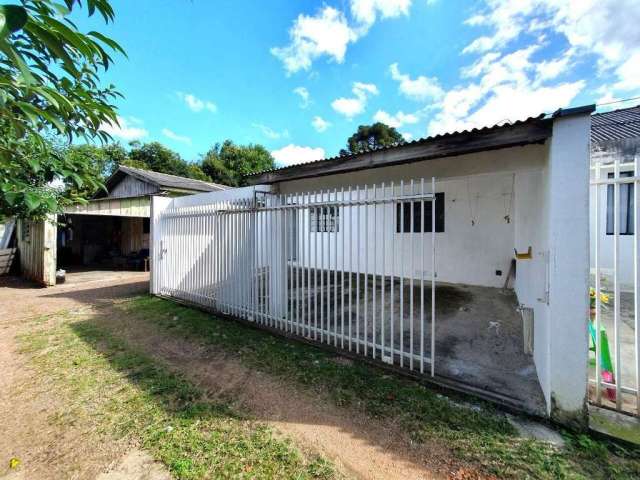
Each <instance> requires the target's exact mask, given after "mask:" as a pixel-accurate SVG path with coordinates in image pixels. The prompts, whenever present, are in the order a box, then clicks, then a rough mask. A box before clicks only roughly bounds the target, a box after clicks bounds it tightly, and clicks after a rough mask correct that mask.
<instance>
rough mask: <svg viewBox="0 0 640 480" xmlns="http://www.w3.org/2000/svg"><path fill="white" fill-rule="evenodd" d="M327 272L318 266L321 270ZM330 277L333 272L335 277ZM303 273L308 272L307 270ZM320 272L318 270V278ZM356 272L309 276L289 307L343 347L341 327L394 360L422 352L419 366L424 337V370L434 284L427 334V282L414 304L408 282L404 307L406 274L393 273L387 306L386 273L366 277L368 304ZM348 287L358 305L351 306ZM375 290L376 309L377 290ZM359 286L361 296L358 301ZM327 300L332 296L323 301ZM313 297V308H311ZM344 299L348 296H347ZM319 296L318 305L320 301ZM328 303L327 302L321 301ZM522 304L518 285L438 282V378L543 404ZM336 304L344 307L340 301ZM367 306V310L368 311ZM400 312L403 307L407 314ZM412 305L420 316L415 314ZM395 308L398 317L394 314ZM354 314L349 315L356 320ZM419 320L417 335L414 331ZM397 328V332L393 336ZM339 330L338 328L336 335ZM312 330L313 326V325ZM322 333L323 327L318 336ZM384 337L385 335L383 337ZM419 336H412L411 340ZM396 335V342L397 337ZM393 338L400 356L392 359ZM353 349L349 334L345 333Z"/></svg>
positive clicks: (534, 406) (538, 407)
mask: <svg viewBox="0 0 640 480" xmlns="http://www.w3.org/2000/svg"><path fill="white" fill-rule="evenodd" d="M320 273H321V272H318V275H320ZM328 277H329V278H328ZM299 278H302V275H300V277H299ZM318 278H319V277H318ZM357 280H358V278H357V275H356V274H352V276H351V289H349V274H348V273H346V274H345V277H344V280H342V278H341V274H340V273H338V277H337V282H335V277H334V275H333V273H331V274H329V275H327V272H324V278H323V287H322V288H321V287H320V286H319V283H320V281H319V280H318V285H316V283H315V281H314V278H313V275H312V280H311V283H310V286H309V282H308V277H307V279H306V280H305V281H304V282H301V281H300V282H299V286H297V285H296V284H290V285H289V309H290V315H291V314H293V316H294V318H295V315H296V312H297V315H298V317H297V318H299V324H301V325H302V327H303V328H302V333H303V334H305V335H306V331H305V328H304V327H305V326H307V327H309V326H310V327H312V328H313V327H314V326H315V325H317V326H318V328H319V329H320V330H321V331H322V336H323V337H324V341H325V342H326V341H327V337H328V339H329V343H331V344H335V343H337V346H341V338H340V334H341V333H342V332H344V334H345V335H348V333H349V327H351V337H352V339H354V343H353V344H352V349H353V350H355V348H356V343H355V340H357V339H359V340H360V341H361V346H360V349H361V353H362V350H363V345H364V342H365V338H366V342H367V344H368V349H367V350H368V356H372V354H373V351H372V347H373V345H374V344H375V356H376V358H378V359H381V353H384V357H385V360H386V362H387V363H391V361H393V363H394V364H396V365H400V358H401V357H402V356H401V355H400V351H401V349H402V351H403V352H404V353H405V355H404V361H403V364H404V366H408V365H409V358H408V355H407V353H408V352H411V346H412V345H413V353H414V354H415V355H417V357H416V358H415V359H414V368H415V369H419V365H420V362H419V358H420V352H421V341H423V348H424V350H423V352H424V358H425V372H428V371H429V368H430V367H429V364H428V363H427V362H428V360H429V359H430V355H431V348H430V344H431V303H430V302H431V288H430V283H429V282H425V286H424V297H425V304H424V322H423V323H422V327H423V332H424V337H421V335H420V332H421V307H422V305H421V301H420V299H421V288H420V285H419V282H417V281H416V282H415V284H414V286H413V308H411V306H412V305H411V287H410V286H409V285H407V284H406V283H405V284H404V285H403V288H402V297H403V298H402V300H403V305H402V309H401V307H400V292H401V288H400V283H399V282H400V281H399V279H398V278H397V277H396V278H395V280H394V288H393V305H392V298H391V297H392V295H391V279H390V278H389V277H387V278H386V279H385V282H384V307H385V308H384V309H381V308H380V305H381V299H382V290H383V288H382V285H381V277H380V276H377V278H376V288H375V290H374V288H373V285H372V283H373V277H372V276H369V277H368V278H367V289H366V297H367V301H366V303H365V287H364V284H365V277H364V275H361V276H360V282H359V287H360V288H359V290H358V289H357V288H356V285H357V284H358V281H357ZM349 292H350V293H351V308H349ZM374 292H375V297H376V298H375V302H376V307H375V315H374V301H373V296H374ZM358 293H359V303H358V302H357V298H358ZM320 299H325V302H320ZM309 301H311V311H309ZM343 302H344V303H343ZM316 303H318V304H317V306H316ZM320 303H322V305H320ZM517 306H518V304H517V299H516V296H515V294H514V293H513V291H511V290H506V291H505V290H503V289H499V288H490V287H477V286H468V285H453V284H438V285H437V286H436V334H435V339H436V341H435V351H436V357H435V373H436V375H437V376H439V377H443V378H446V379H451V380H455V381H457V382H462V383H464V384H467V385H470V386H472V387H475V388H478V389H482V390H484V391H487V392H491V393H496V394H500V395H504V396H507V397H510V398H511V399H512V400H514V401H515V402H517V403H519V404H521V406H522V407H524V408H525V409H527V410H528V411H530V412H533V413H535V412H538V413H540V412H543V411H544V408H545V407H544V405H545V404H544V397H543V394H542V391H541V389H540V385H539V382H538V378H537V373H536V368H535V365H534V363H533V357H532V356H530V355H526V354H525V353H524V351H523V333H522V318H521V316H520V313H519V312H518V311H517V310H516V308H517ZM336 307H337V308H336ZM365 307H366V311H367V312H366V316H365ZM401 312H402V313H403V314H402V315H401ZM412 312H413V322H412V321H411V313H412ZM392 314H393V321H392V320H391V316H392ZM349 319H350V320H349ZM316 322H317V323H316ZM412 325H413V336H412V334H411V330H412V328H411V327H412ZM392 330H393V335H392ZM336 334H337V335H336ZM311 336H312V337H313V331H311ZM319 337H320V333H318V338H319ZM383 337H384V339H383ZM412 338H413V341H412ZM392 339H393V341H392ZM392 344H393V349H394V355H393V358H392V355H391V351H392ZM345 348H348V339H345Z"/></svg>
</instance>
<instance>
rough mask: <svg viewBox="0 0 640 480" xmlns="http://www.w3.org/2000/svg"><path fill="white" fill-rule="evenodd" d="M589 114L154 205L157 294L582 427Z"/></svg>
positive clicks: (294, 169)
mask: <svg viewBox="0 0 640 480" xmlns="http://www.w3.org/2000/svg"><path fill="white" fill-rule="evenodd" d="M593 110H594V107H593V106H586V107H579V108H573V109H561V110H558V111H557V112H555V113H554V114H553V115H540V116H538V117H533V118H529V119H527V120H524V121H518V122H515V123H510V124H503V125H496V126H493V127H487V128H482V129H474V130H470V131H462V132H453V133H449V134H446V135H438V136H435V137H429V138H425V139H421V140H416V141H412V142H408V143H402V144H399V145H394V146H390V147H385V148H380V149H373V150H370V151H367V152H363V153H359V154H356V155H348V156H340V157H334V158H328V159H323V160H318V161H314V162H309V163H305V164H299V165H293V166H290V167H286V168H280V169H275V170H271V171H266V172H261V173H258V174H255V175H253V176H251V177H249V181H250V183H251V185H252V186H250V187H245V188H238V189H233V190H226V191H222V192H209V193H203V194H198V195H192V196H189V197H182V198H174V199H171V198H166V197H165V198H161V197H154V198H153V200H152V207H151V224H152V225H151V232H152V241H151V249H152V263H153V267H152V278H151V291H152V293H153V294H156V295H160V296H164V297H167V298H171V299H175V300H178V301H181V302H187V303H191V304H195V305H198V306H200V307H201V308H207V309H210V310H212V311H214V312H216V313H217V314H224V315H229V316H231V317H234V318H236V319H238V320H240V321H245V322H250V323H252V324H255V325H257V326H259V327H261V328H265V329H269V330H270V331H273V332H276V333H279V334H283V335H287V336H292V337H296V338H302V339H305V340H306V341H310V342H314V343H317V344H319V345H322V346H324V347H325V348H331V349H335V350H337V351H342V352H349V353H350V354H352V355H359V356H361V357H362V358H366V359H367V360H368V361H373V362H377V363H379V364H381V365H387V366H389V367H390V368H394V369H397V370H399V371H402V372H405V373H406V374H408V375H413V376H416V377H417V378H420V379H423V380H425V381H430V382H435V383H437V384H440V385H445V386H447V387H449V388H453V389H458V390H463V391H466V392H471V393H474V394H476V395H479V396H482V397H483V398H488V399H490V400H493V401H496V402H500V403H502V404H506V405H509V406H510V407H512V408H518V409H521V410H525V411H528V412H530V413H534V414H537V415H542V416H547V417H551V418H553V419H555V420H557V421H560V422H564V423H579V424H582V425H583V424H584V421H585V419H586V401H587V396H586V394H587V355H588V342H587V315H586V313H585V312H587V311H588V287H589V283H588V281H589V278H588V272H589V234H588V224H589V210H588V206H589V186H588V184H589V136H590V128H591V113H592V112H593Z"/></svg>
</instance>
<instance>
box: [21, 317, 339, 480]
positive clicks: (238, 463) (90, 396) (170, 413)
mask: <svg viewBox="0 0 640 480" xmlns="http://www.w3.org/2000/svg"><path fill="white" fill-rule="evenodd" d="M141 307H142V305H141ZM56 317H57V318H54V322H53V325H54V326H53V327H52V322H50V321H46V320H50V319H41V325H40V328H38V329H35V330H34V331H32V332H31V333H28V334H25V335H22V336H21V337H20V342H21V345H22V351H23V352H25V353H28V354H31V355H33V360H34V363H35V365H36V366H37V368H38V369H39V370H41V372H42V373H44V374H46V375H49V376H51V377H53V378H54V380H55V382H56V383H57V384H59V385H60V386H61V387H63V388H62V389H61V391H62V392H63V394H64V395H65V397H66V398H65V400H66V403H67V405H68V408H67V409H66V411H65V412H64V414H63V415H62V416H61V417H60V418H57V419H56V421H58V422H62V423H64V422H68V423H69V424H72V423H76V422H79V421H88V422H93V423H95V431H96V434H106V435H107V436H115V437H116V438H122V437H125V438H126V439H128V440H131V441H133V442H135V443H137V444H139V445H140V446H141V447H142V448H143V449H145V450H147V451H148V452H149V453H150V454H151V455H152V456H153V457H155V459H157V460H159V461H161V462H162V463H164V464H165V465H166V466H167V467H168V469H169V471H170V472H171V473H172V474H173V475H174V476H175V477H177V478H181V479H200V478H294V479H311V478H319V479H325V478H327V479H328V478H335V477H336V476H337V474H336V472H335V471H334V468H333V467H332V465H331V464H330V463H329V462H327V461H325V460H324V459H322V458H320V457H318V456H315V455H305V454H304V453H303V452H301V451H299V450H298V449H297V448H295V447H294V446H293V445H291V443H290V442H288V441H287V440H284V439H281V438H276V437H275V436H274V434H273V432H272V431H271V430H270V429H269V428H268V427H266V426H264V425H263V424H260V423H259V422H255V421H253V420H252V419H251V418H250V417H249V416H247V415H246V414H245V413H243V412H239V411H237V410H235V409H234V408H232V407H230V406H229V404H226V403H222V402H220V401H217V402H214V401H211V400H208V399H207V398H205V396H204V395H203V392H201V391H199V390H198V389H197V388H195V387H194V386H193V385H191V384H189V383H188V382H187V381H185V380H184V379H183V378H181V377H180V376H177V375H174V374H171V373H169V372H168V371H167V370H166V369H164V368H163V367H162V366H159V365H158V364H157V363H154V362H153V361H152V360H151V359H150V358H149V357H147V356H145V355H144V354H142V353H140V352H136V351H135V350H132V349H131V348H129V347H128V346H127V344H126V343H124V342H123V341H122V340H120V339H118V338H117V337H116V336H114V335H112V334H111V333H109V332H107V331H105V330H102V329H100V328H98V327H97V326H96V325H95V324H93V323H92V322H91V321H90V319H87V318H82V317H80V318H78V316H70V315H68V314H59V315H57V316H56ZM107 438H108V437H107Z"/></svg>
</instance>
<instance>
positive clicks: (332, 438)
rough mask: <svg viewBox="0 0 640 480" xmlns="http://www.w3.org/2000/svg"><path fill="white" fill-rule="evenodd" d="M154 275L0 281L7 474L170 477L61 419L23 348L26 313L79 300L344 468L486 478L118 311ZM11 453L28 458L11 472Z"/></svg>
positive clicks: (144, 346)
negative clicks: (46, 282)
mask: <svg viewBox="0 0 640 480" xmlns="http://www.w3.org/2000/svg"><path fill="white" fill-rule="evenodd" d="M146 280H147V278H146V277H144V276H140V275H138V274H134V275H133V276H131V277H127V278H111V279H109V280H104V281H90V280H88V281H83V282H82V283H79V284H70V285H64V286H58V287H55V288H52V289H46V290H45V289H32V288H26V287H27V286H26V284H24V283H23V282H20V281H17V280H9V281H6V280H5V281H4V284H3V283H0V319H1V320H0V368H1V371H2V377H1V378H0V425H2V426H3V427H2V428H3V430H4V432H3V435H1V436H0V462H2V463H1V464H0V477H1V476H2V475H3V473H7V472H8V476H7V478H29V479H31V478H96V477H97V478H100V479H101V480H114V479H117V480H131V479H150V480H159V479H164V478H168V474H167V472H166V470H164V468H162V467H161V466H160V465H158V464H157V463H155V462H153V460H152V459H151V458H150V457H149V456H148V455H147V454H146V453H145V452H143V451H140V450H139V449H136V448H135V446H131V445H127V444H125V443H124V442H122V441H114V440H111V441H108V442H105V441H104V439H103V438H102V439H101V438H100V437H99V436H96V435H92V432H90V431H86V428H87V426H86V425H82V424H81V422H79V424H78V425H73V426H71V427H69V426H68V425H65V426H64V427H63V426H61V425H59V424H56V422H55V415H53V413H55V412H56V411H59V410H60V409H62V408H63V405H60V399H59V396H58V395H57V394H56V392H55V391H54V390H53V389H52V388H51V386H50V385H47V383H46V381H45V382H44V383H43V381H42V378H39V377H37V376H36V375H35V372H33V371H31V370H30V368H29V365H28V364H26V363H25V362H26V359H25V358H24V357H23V356H21V355H19V353H18V352H17V347H16V343H15V339H14V338H15V335H16V334H17V333H18V332H19V331H20V329H21V328H23V327H22V325H23V323H24V322H21V321H20V320H23V319H25V318H29V317H33V316H36V315H41V314H46V313H53V312H55V311H59V310H63V309H72V310H73V309H75V310H82V311H87V312H88V313H89V312H92V311H95V312H96V313H100V315H97V316H96V321H98V322H101V326H104V327H107V328H109V329H111V330H113V331H114V332H117V334H118V335H119V336H121V337H123V338H124V339H125V340H126V341H127V342H129V343H131V344H133V345H135V346H137V347H138V348H140V349H141V350H143V351H145V352H146V353H147V354H149V355H151V356H153V357H154V358H155V359H157V360H158V361H160V362H162V363H163V364H165V365H167V366H168V367H169V368H170V369H172V370H174V371H177V372H179V373H181V374H183V375H186V376H187V378H189V379H190V380H191V381H192V382H194V383H196V384H197V385H198V386H199V387H200V388H201V389H203V390H205V391H206V392H207V393H208V395H210V396H211V397H224V398H225V399H229V398H232V399H234V402H237V403H238V404H239V405H240V406H241V407H243V408H244V409H246V410H247V411H249V412H251V413H252V415H254V416H255V417H256V418H257V419H258V420H260V421H264V422H265V423H267V424H269V425H271V426H273V427H274V428H275V429H276V430H277V431H278V432H280V433H281V434H283V435H285V436H287V437H290V438H292V439H293V440H294V442H295V443H296V444H297V445H298V446H299V447H300V448H303V449H305V450H311V451H315V452H318V453H321V454H323V455H324V456H326V457H328V458H329V459H331V460H332V461H333V462H334V463H335V464H336V465H337V467H338V469H339V470H341V471H342V472H343V473H345V474H346V475H347V476H350V477H356V478H364V479H382V478H384V479H407V478H409V479H429V478H465V479H466V478H480V476H479V475H478V474H477V473H476V472H475V471H474V470H473V469H469V468H467V466H465V465H462V464H460V463H459V462H458V461H457V460H456V459H454V458H453V457H452V456H451V455H450V453H449V452H448V450H447V449H446V448H445V447H444V446H442V445H439V444H435V443H434V444H427V445H424V444H423V445H416V444H414V443H412V442H411V440H410V439H409V438H408V436H407V435H406V433H405V432H403V431H402V429H401V428H400V427H399V426H398V425H395V424H393V423H392V422H389V421H383V420H372V419H371V418H368V417H366V416H364V415H363V414H362V413H360V412H357V411H352V410H349V409H345V408H338V407H335V406H334V405H331V404H329V403H328V402H323V401H321V400H320V399H318V398H314V397H313V396H312V395H311V394H310V393H309V392H307V391H303V390H302V389H300V388H298V387H297V386H295V385H291V384H289V383H287V382H285V381H283V380H281V379H276V378H272V377H270V376H268V375H265V374H261V373H259V372H256V371H255V370H252V369H248V368H246V367H245V366H244V365H242V364H241V363H240V362H239V360H238V359H237V358H235V357H233V356H231V355H229V354H225V353H223V352H221V351H216V350H215V349H213V348H212V347H210V346H205V345H203V344H198V343H194V342H190V341H187V340H184V339H180V338H175V337H173V336H170V335H168V334H166V333H163V332H160V331H158V330H154V329H153V328H150V325H149V324H145V323H143V322H139V321H131V319H130V318H122V316H121V315H120V316H118V315H113V314H112V312H115V311H116V310H115V309H113V305H114V303H115V302H118V301H122V299H123V298H127V297H129V296H131V295H134V294H137V293H140V292H142V291H145V289H146V288H147V283H146ZM12 457H17V458H19V459H20V460H21V463H22V465H21V467H20V468H19V469H18V470H17V471H7V469H6V465H7V464H8V461H9V459H10V458H12Z"/></svg>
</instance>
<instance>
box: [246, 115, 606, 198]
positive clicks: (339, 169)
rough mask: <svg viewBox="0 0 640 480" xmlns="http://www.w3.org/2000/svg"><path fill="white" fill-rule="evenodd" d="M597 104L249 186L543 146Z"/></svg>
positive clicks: (314, 164) (293, 170)
mask: <svg viewBox="0 0 640 480" xmlns="http://www.w3.org/2000/svg"><path fill="white" fill-rule="evenodd" d="M594 110H595V105H585V106H580V107H574V108H564V109H563V108H561V109H558V110H557V111H555V112H554V113H553V114H550V115H548V114H544V113H542V114H540V115H538V116H536V117H529V118H527V119H526V120H519V121H516V122H513V123H504V124H498V125H493V126H491V127H484V128H479V129H478V128H474V129H473V130H463V131H460V132H452V133H445V134H442V135H436V136H433V137H427V138H421V139H418V140H414V141H412V142H402V143H398V144H394V145H389V146H385V147H379V148H374V149H370V150H367V151H365V152H361V153H357V154H352V155H341V156H336V157H331V158H325V159H320V160H314V161H311V162H307V163H300V164H296V165H292V166H289V167H283V168H276V169H272V170H266V171H263V172H259V173H255V174H253V175H249V176H248V177H247V180H248V181H249V183H250V184H253V185H258V184H272V183H277V182H283V181H289V180H297V179H301V178H309V177H319V176H323V175H334V174H338V173H347V172H353V171H357V170H365V169H370V168H379V167H386V166H392V165H401V164H405V163H412V162H417V161H422V160H432V159H436V158H443V157H452V156H457V155H464V154H468V153H475V152H481V151H488V150H496V149H500V148H508V147H516V146H523V145H530V144H534V143H544V142H545V141H546V140H547V139H548V138H549V137H551V134H552V125H553V119H554V118H558V117H567V116H572V115H585V114H591V113H592V112H593V111H594Z"/></svg>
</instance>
